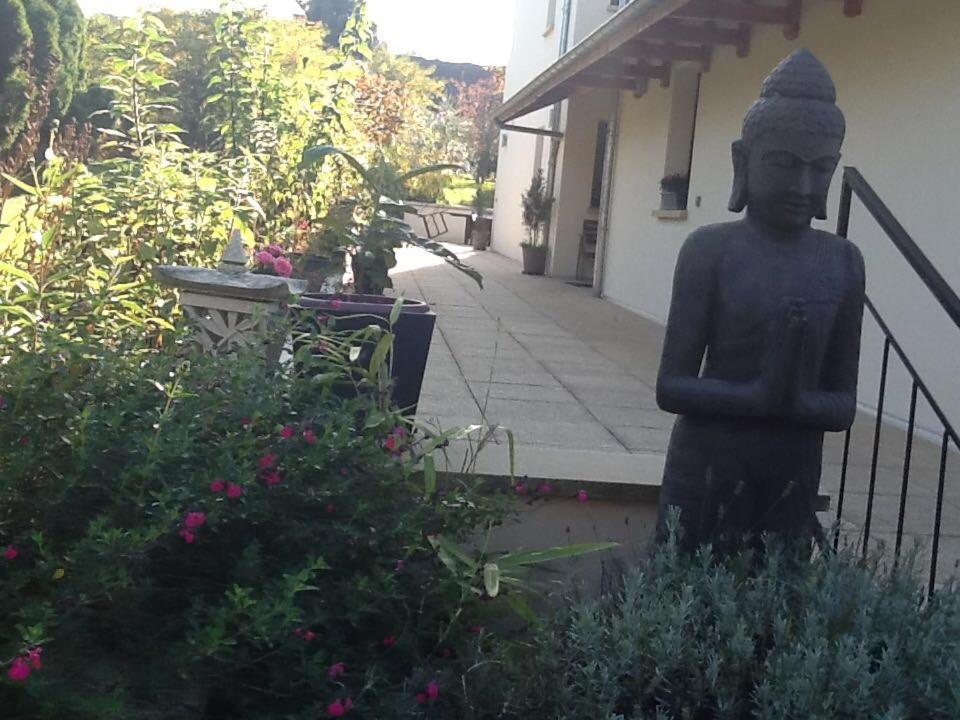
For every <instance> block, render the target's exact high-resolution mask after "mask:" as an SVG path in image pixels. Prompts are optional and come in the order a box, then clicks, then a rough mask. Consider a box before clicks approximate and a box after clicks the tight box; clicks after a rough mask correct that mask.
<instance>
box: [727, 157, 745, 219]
mask: <svg viewBox="0 0 960 720" xmlns="http://www.w3.org/2000/svg"><path fill="white" fill-rule="evenodd" d="M746 206H747V148H746V147H745V146H744V144H743V140H737V141H735V142H734V143H733V193H732V194H731V195H730V204H729V205H727V208H728V209H729V210H730V212H736V213H738V212H742V211H743V209H744V208H745V207H746Z"/></svg>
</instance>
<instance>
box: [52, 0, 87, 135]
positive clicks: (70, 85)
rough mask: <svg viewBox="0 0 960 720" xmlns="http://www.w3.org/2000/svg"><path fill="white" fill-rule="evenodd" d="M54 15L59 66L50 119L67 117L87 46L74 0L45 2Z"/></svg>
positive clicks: (81, 16) (78, 9)
mask: <svg viewBox="0 0 960 720" xmlns="http://www.w3.org/2000/svg"><path fill="white" fill-rule="evenodd" d="M48 2H49V3H50V6H51V7H52V8H53V10H54V11H55V12H56V14H57V21H58V27H59V31H60V32H59V36H58V44H59V48H60V63H59V67H58V68H57V83H56V87H55V89H54V93H53V101H52V104H51V106H50V116H51V117H53V118H62V117H64V116H65V115H66V114H67V111H68V109H69V108H70V103H71V102H72V101H73V94H74V92H75V91H76V88H77V85H78V84H79V83H81V82H82V81H83V76H82V73H83V53H84V47H85V44H86V24H85V22H84V18H83V13H82V12H81V11H80V6H79V5H77V2H76V0H48Z"/></svg>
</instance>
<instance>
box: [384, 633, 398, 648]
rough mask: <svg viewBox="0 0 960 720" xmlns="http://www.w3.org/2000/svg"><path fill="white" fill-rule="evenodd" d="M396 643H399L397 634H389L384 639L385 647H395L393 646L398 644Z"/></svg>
mask: <svg viewBox="0 0 960 720" xmlns="http://www.w3.org/2000/svg"><path fill="white" fill-rule="evenodd" d="M396 644H397V638H396V636H394V635H387V636H386V637H385V638H384V639H383V646H384V647H393V646H394V645H396Z"/></svg>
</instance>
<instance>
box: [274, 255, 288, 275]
mask: <svg viewBox="0 0 960 720" xmlns="http://www.w3.org/2000/svg"><path fill="white" fill-rule="evenodd" d="M273 269H274V271H275V272H276V273H277V275H281V276H283V277H290V274H291V273H292V272H293V265H291V264H290V261H289V260H287V259H286V258H282V257H280V258H277V259H276V260H274V261H273Z"/></svg>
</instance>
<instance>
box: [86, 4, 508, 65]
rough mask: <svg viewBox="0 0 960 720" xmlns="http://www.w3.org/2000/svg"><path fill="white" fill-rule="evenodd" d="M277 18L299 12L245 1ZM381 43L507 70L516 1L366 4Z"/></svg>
mask: <svg viewBox="0 0 960 720" xmlns="http://www.w3.org/2000/svg"><path fill="white" fill-rule="evenodd" d="M78 1H79V3H80V7H81V8H83V11H84V13H86V14H88V15H92V14H94V13H98V12H106V13H111V14H113V15H129V14H132V13H133V12H135V11H136V9H137V8H138V7H139V6H144V7H147V8H150V7H159V6H162V7H168V8H170V9H172V10H207V9H216V8H217V7H219V5H220V2H219V0H78ZM244 1H245V4H248V5H251V6H254V7H263V6H266V8H267V12H269V13H270V14H271V15H275V16H277V17H289V16H292V15H293V14H294V13H299V12H301V10H300V7H299V6H298V5H297V3H296V2H295V0H244ZM368 2H369V7H370V17H371V18H372V19H373V21H374V22H375V23H376V24H377V27H378V29H379V36H380V39H381V40H382V41H383V42H385V43H386V44H387V46H388V47H389V48H390V49H391V50H392V51H393V52H395V53H401V54H408V53H409V54H416V55H421V56H423V57H427V58H430V59H432V60H446V61H448V62H470V63H476V64H477V65H506V64H507V60H508V59H509V57H510V46H511V42H512V37H513V6H514V2H515V0H368Z"/></svg>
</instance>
